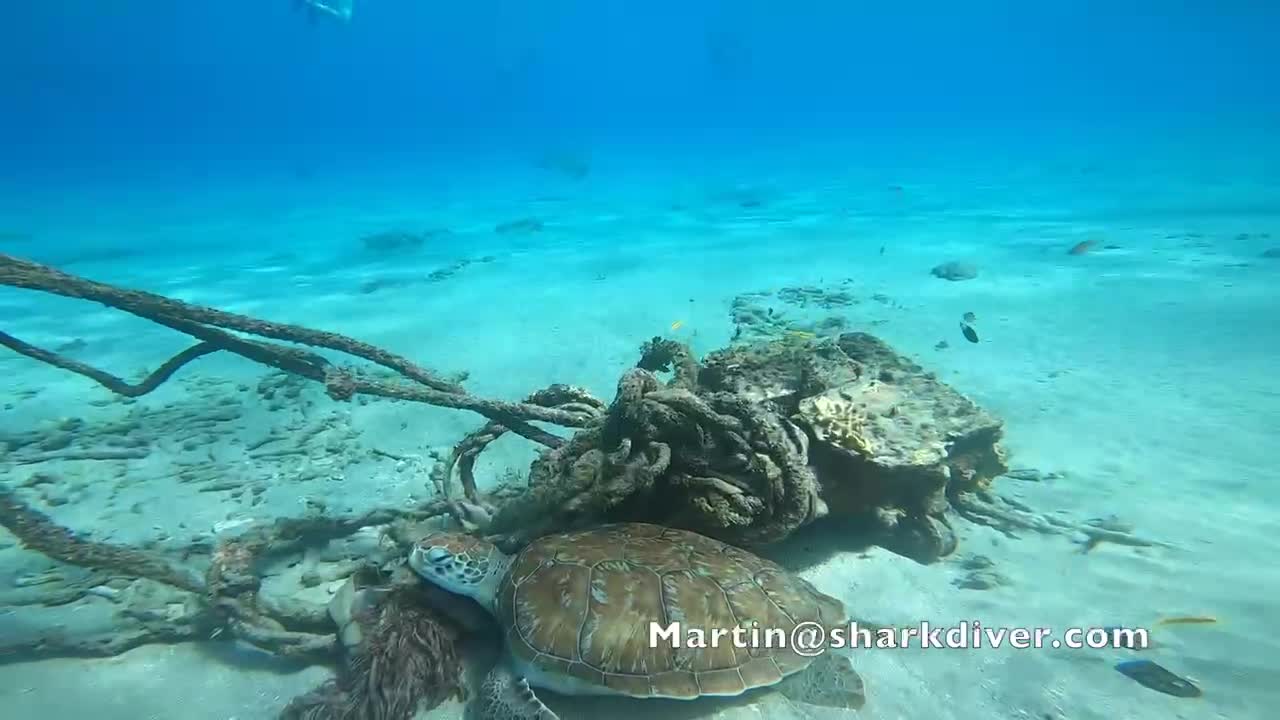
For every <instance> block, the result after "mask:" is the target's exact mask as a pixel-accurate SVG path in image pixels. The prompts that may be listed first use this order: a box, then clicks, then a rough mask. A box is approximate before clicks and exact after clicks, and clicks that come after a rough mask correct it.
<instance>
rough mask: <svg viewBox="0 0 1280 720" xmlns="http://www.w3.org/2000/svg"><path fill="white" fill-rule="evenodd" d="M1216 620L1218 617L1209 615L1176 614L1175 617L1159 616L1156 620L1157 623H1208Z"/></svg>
mask: <svg viewBox="0 0 1280 720" xmlns="http://www.w3.org/2000/svg"><path fill="white" fill-rule="evenodd" d="M1216 622H1218V618H1216V617H1211V616H1209V615H1178V616H1175V617H1167V618H1160V619H1159V620H1157V621H1156V624H1157V625H1210V624H1212V623H1216Z"/></svg>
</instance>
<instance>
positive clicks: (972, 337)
mask: <svg viewBox="0 0 1280 720" xmlns="http://www.w3.org/2000/svg"><path fill="white" fill-rule="evenodd" d="M960 332H961V333H963V334H964V339H965V340H968V341H969V342H971V343H976V342H978V331H977V330H974V329H973V326H972V325H969V324H967V323H960Z"/></svg>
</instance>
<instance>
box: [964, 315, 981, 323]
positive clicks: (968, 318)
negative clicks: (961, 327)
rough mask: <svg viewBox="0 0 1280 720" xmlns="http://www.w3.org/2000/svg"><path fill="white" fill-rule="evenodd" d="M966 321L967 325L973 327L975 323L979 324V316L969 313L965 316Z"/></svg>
mask: <svg viewBox="0 0 1280 720" xmlns="http://www.w3.org/2000/svg"><path fill="white" fill-rule="evenodd" d="M964 321H965V324H967V325H972V324H973V323H976V322H978V316H977V315H974V314H973V313H971V312H967V313H965V314H964Z"/></svg>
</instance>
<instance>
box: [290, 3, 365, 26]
mask: <svg viewBox="0 0 1280 720" xmlns="http://www.w3.org/2000/svg"><path fill="white" fill-rule="evenodd" d="M354 6H355V0H293V7H294V9H300V10H303V11H305V12H306V13H307V19H309V20H311V21H312V22H315V19H316V18H317V17H320V15H321V14H324V15H328V16H330V17H335V18H338V19H339V20H342V21H343V22H346V21H348V20H350V19H351V12H352V10H353V8H354Z"/></svg>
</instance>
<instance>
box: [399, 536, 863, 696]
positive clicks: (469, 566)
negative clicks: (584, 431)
mask: <svg viewBox="0 0 1280 720" xmlns="http://www.w3.org/2000/svg"><path fill="white" fill-rule="evenodd" d="M409 565H410V567H412V568H413V569H414V571H415V572H417V573H418V574H419V575H421V576H422V577H423V578H425V579H426V580H427V581H429V582H432V583H435V584H436V585H438V586H440V587H442V588H444V589H446V590H449V591H451V592H453V593H457V594H460V595H465V596H467V597H470V598H472V599H474V600H476V601H477V602H479V603H480V604H481V605H483V606H484V607H485V608H487V609H488V610H489V611H490V612H491V613H492V614H493V615H494V617H495V618H497V620H498V622H499V623H500V625H501V628H502V631H503V637H504V642H505V652H504V653H503V661H502V662H499V663H498V664H497V666H496V667H495V668H494V670H493V671H491V672H490V673H489V675H488V676H487V677H486V679H485V680H484V683H483V685H482V688H481V691H480V693H479V694H478V697H477V698H476V702H477V703H478V710H479V711H480V716H481V717H483V718H484V719H485V720H557V716H556V714H555V713H554V712H552V711H551V710H550V709H549V708H547V707H546V706H545V705H543V704H542V702H541V701H540V700H538V698H537V696H536V695H535V694H534V691H533V689H532V688H535V687H536V688H546V689H549V690H552V691H555V692H558V693H561V694H564V695H620V696H629V697H635V698H673V699H682V700H691V699H694V698H697V697H702V696H713V695H714V696H732V695H740V694H742V693H744V692H747V691H748V690H752V689H754V688H761V687H766V686H775V687H776V689H778V690H780V691H782V692H783V693H784V694H785V695H786V696H787V697H788V698H791V699H793V700H797V701H800V702H805V703H809V704H813V705H821V706H826V707H839V708H849V709H853V708H858V707H861V706H862V703H863V699H864V696H863V691H862V680H861V679H860V678H859V677H858V675H857V674H856V673H855V672H854V670H853V668H852V666H851V665H850V663H849V659H848V657H846V656H843V655H838V654H836V652H835V651H832V650H828V651H826V652H823V653H820V654H818V655H817V656H816V657H805V656H803V655H802V654H800V653H796V652H793V651H792V650H790V649H789V648H786V647H779V646H778V645H779V643H778V642H777V641H776V640H774V641H773V642H772V645H771V646H769V647H766V645H770V643H765V642H763V640H764V639H765V633H764V632H762V633H761V636H760V639H761V642H759V643H754V644H751V645H750V646H749V647H744V646H742V645H738V644H735V643H734V642H733V641H732V637H728V638H726V639H724V640H722V642H721V643H720V644H719V647H714V648H713V647H703V648H696V647H689V646H688V644H687V643H685V644H682V645H681V646H680V647H673V643H672V642H671V641H670V640H669V639H662V640H661V641H660V642H657V643H653V642H652V640H653V638H652V637H651V624H652V623H657V624H658V626H657V627H660V628H662V629H668V628H669V627H670V623H672V622H674V621H679V622H680V623H681V631H682V633H681V635H682V637H683V636H687V634H688V631H689V630H690V629H695V628H696V629H700V630H704V631H706V632H707V633H708V644H710V638H709V635H710V633H711V632H712V631H713V630H714V629H716V628H723V629H726V630H732V628H734V627H744V628H749V627H753V626H754V627H756V628H758V629H760V630H762V631H768V630H773V629H774V628H778V629H781V631H782V632H783V633H786V636H785V637H787V639H789V634H790V629H791V628H793V627H796V626H797V625H800V624H802V623H819V624H821V625H822V626H823V627H827V628H831V627H839V626H840V625H841V624H843V623H845V622H846V615H845V611H844V606H843V605H842V604H841V603H840V601H839V600H836V599H835V598H833V597H830V596H828V595H825V594H823V593H821V592H819V591H818V590H816V589H814V587H813V586H812V585H810V584H809V583H808V582H806V581H805V580H803V579H801V578H799V577H797V576H795V575H793V574H791V573H789V572H787V571H786V570H785V569H783V568H782V567H781V566H779V565H777V564H775V563H773V562H770V561H768V560H765V559H764V558H761V557H758V556H756V555H753V554H751V553H749V552H747V551H745V550H742V549H739V548H736V547H734V546H732V545H727V544H725V543H722V542H720V541H718V540H713V539H711V538H708V537H704V536H702V535H698V534H695V533H692V532H687V531H684V530H676V529H672V528H667V527H661V526H658V525H648V524H642V523H624V524H615V525H605V526H601V527H597V528H594V529H589V530H581V531H575V532H567V533H560V534H555V535H548V536H545V537H542V538H539V539H537V540H535V541H533V542H532V543H531V544H529V545H528V546H526V547H525V548H524V549H523V550H521V551H520V552H518V553H517V554H515V555H513V556H511V555H506V554H504V553H503V552H502V551H500V550H499V549H498V548H497V547H496V546H494V545H493V544H492V543H490V542H487V541H485V540H482V539H480V538H477V537H474V536H471V535H466V534H462V533H456V532H442V533H434V534H431V535H428V536H427V537H425V538H423V539H422V540H420V541H419V542H418V543H417V544H416V545H415V547H414V548H413V550H412V552H411V553H410V556H409ZM805 627H812V626H805ZM773 637H775V638H776V637H778V635H776V634H775V635H774V636H773Z"/></svg>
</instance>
